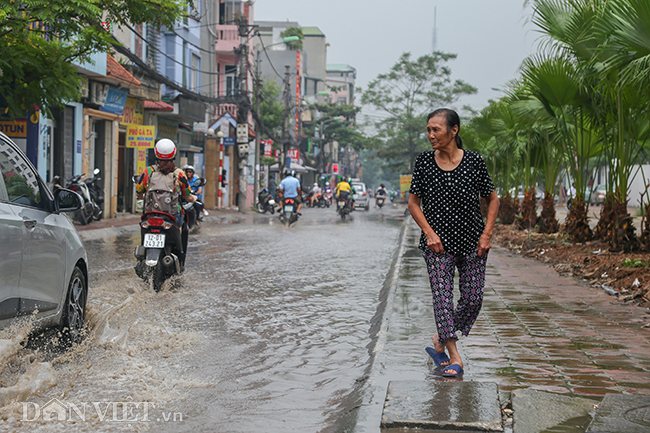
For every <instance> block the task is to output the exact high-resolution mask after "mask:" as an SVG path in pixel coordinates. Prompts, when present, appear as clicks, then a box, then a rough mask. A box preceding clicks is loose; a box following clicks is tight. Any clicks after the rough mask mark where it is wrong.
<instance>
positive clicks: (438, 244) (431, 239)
mask: <svg viewBox="0 0 650 433" xmlns="http://www.w3.org/2000/svg"><path fill="white" fill-rule="evenodd" d="M425 236H426V238H427V247H429V249H430V250H431V251H433V252H434V253H438V254H442V253H444V252H445V249H444V248H443V246H442V241H441V240H440V236H438V235H437V234H436V232H434V231H433V230H432V231H431V232H429V233H426V234H425Z"/></svg>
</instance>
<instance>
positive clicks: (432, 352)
mask: <svg viewBox="0 0 650 433" xmlns="http://www.w3.org/2000/svg"><path fill="white" fill-rule="evenodd" d="M424 350H426V351H427V353H428V354H429V356H431V358H433V362H435V363H436V365H437V366H438V367H443V365H442V363H443V362H448V361H449V357H448V356H447V354H446V353H445V352H436V349H434V348H433V347H427V348H425V349H424Z"/></svg>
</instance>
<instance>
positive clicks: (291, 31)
mask: <svg viewBox="0 0 650 433" xmlns="http://www.w3.org/2000/svg"><path fill="white" fill-rule="evenodd" d="M280 36H281V37H283V38H288V37H290V36H298V37H299V38H300V40H299V41H293V42H287V45H288V46H289V49H292V50H302V41H303V39H305V35H304V34H303V33H302V29H300V28H297V27H289V28H288V29H286V30H285V31H283V32H282V33H280Z"/></svg>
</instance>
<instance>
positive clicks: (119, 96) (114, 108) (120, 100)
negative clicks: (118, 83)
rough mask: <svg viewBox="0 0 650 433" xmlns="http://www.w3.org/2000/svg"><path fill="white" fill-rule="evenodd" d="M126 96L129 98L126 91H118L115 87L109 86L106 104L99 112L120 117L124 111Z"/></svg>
mask: <svg viewBox="0 0 650 433" xmlns="http://www.w3.org/2000/svg"><path fill="white" fill-rule="evenodd" d="M127 96H129V91H128V90H127V89H118V88H117V87H113V86H109V87H108V95H106V102H104V105H103V106H102V107H100V108H99V110H100V111H104V112H106V113H111V114H117V115H118V116H121V115H122V112H123V111H124V105H125V104H126V98H127Z"/></svg>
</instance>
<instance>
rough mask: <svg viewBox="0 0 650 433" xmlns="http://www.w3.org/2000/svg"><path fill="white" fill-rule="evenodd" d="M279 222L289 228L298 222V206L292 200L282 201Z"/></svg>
mask: <svg viewBox="0 0 650 433" xmlns="http://www.w3.org/2000/svg"><path fill="white" fill-rule="evenodd" d="M280 221H281V222H282V224H284V225H286V226H291V225H292V224H294V223H295V222H296V221H298V204H297V203H296V202H295V201H294V200H293V199H291V198H287V199H285V200H284V203H283V204H282V207H281V208H280Z"/></svg>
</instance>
